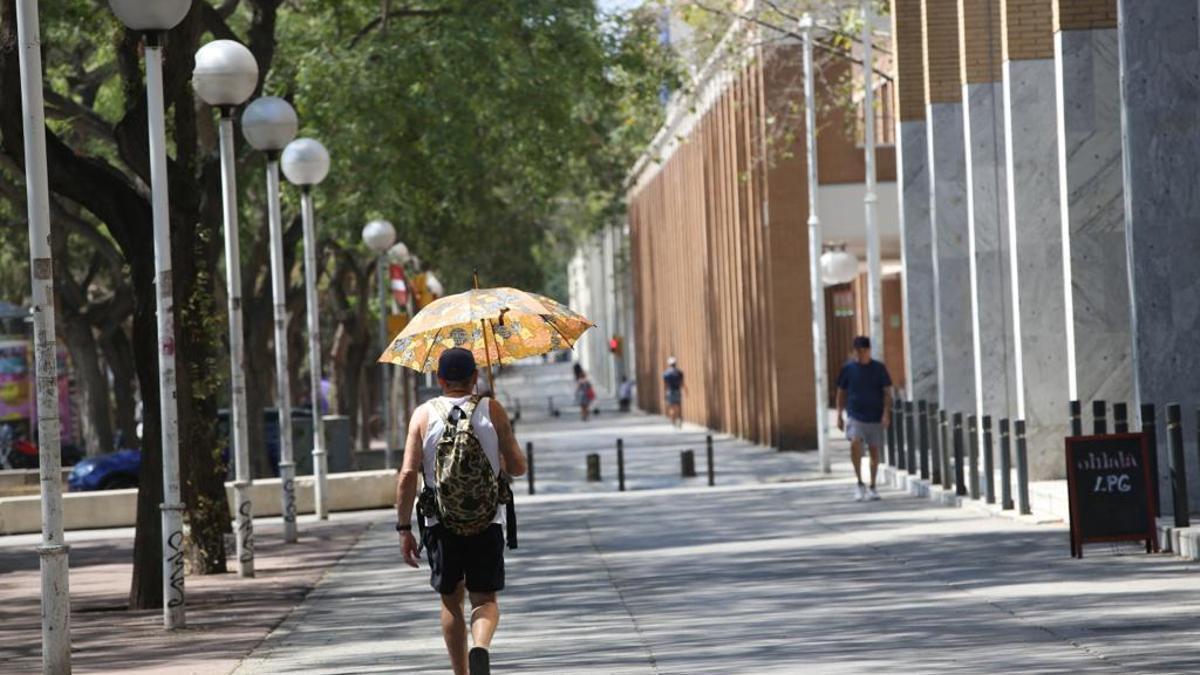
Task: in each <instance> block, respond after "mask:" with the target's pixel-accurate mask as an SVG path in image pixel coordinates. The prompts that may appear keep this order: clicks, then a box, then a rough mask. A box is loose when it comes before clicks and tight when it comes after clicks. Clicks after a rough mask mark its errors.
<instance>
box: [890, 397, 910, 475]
mask: <svg viewBox="0 0 1200 675" xmlns="http://www.w3.org/2000/svg"><path fill="white" fill-rule="evenodd" d="M892 426H894V427H896V468H897V469H903V470H908V450H906V449H905V447H904V444H905V443H906V442H908V438H906V437H905V434H904V431H905V429H904V401H896V402H895V404H894V411H893V413H892Z"/></svg>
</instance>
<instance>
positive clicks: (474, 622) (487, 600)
mask: <svg viewBox="0 0 1200 675" xmlns="http://www.w3.org/2000/svg"><path fill="white" fill-rule="evenodd" d="M470 599H471V636H472V637H473V638H475V646H476V647H483V648H484V649H491V647H492V637H493V636H495V635H496V627H497V626H499V625H500V603H499V601H497V600H496V594H495V593H471V594H470Z"/></svg>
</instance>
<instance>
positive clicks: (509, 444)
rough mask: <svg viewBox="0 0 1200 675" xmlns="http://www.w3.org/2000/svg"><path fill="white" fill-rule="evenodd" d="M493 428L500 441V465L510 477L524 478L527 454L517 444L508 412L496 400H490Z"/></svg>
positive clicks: (526, 467) (526, 468)
mask: <svg viewBox="0 0 1200 675" xmlns="http://www.w3.org/2000/svg"><path fill="white" fill-rule="evenodd" d="M489 406H490V412H491V416H492V426H494V427H496V436H497V437H498V438H499V440H500V464H501V467H502V468H503V469H504V471H505V472H506V473H508V475H510V476H524V475H525V472H526V471H527V470H528V466H527V465H526V460H525V453H524V452H522V451H521V445H520V443H518V442H517V435H516V434H515V433H514V432H513V428H512V423H511V422H509V421H508V412H507V411H505V410H504V406H502V405H500V402H499V401H497V400H496V399H494V398H493V399H489Z"/></svg>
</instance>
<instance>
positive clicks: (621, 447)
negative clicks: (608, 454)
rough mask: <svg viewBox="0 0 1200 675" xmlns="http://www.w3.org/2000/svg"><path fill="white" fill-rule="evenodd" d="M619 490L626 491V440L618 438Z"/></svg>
mask: <svg viewBox="0 0 1200 675" xmlns="http://www.w3.org/2000/svg"><path fill="white" fill-rule="evenodd" d="M617 490H619V491H620V492H624V491H625V441H624V439H620V438H618V439H617Z"/></svg>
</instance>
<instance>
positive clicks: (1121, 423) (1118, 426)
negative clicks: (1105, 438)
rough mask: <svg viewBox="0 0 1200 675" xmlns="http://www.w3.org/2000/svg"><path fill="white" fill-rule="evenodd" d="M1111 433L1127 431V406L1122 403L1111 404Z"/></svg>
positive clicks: (1125, 432) (1124, 432)
mask: <svg viewBox="0 0 1200 675" xmlns="http://www.w3.org/2000/svg"><path fill="white" fill-rule="evenodd" d="M1113 433H1114V434H1127V433H1129V406H1127V405H1125V404H1124V403H1114V404H1113Z"/></svg>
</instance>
